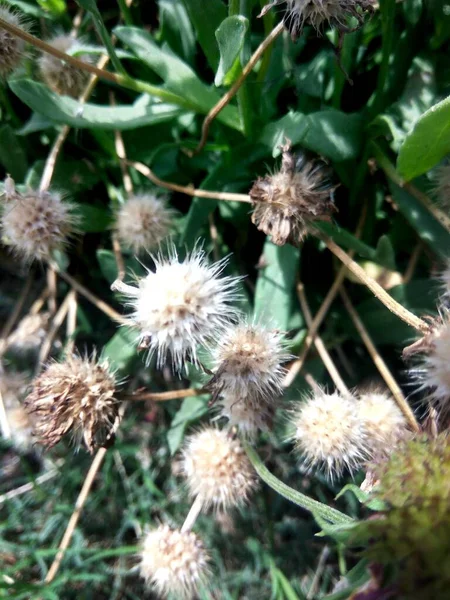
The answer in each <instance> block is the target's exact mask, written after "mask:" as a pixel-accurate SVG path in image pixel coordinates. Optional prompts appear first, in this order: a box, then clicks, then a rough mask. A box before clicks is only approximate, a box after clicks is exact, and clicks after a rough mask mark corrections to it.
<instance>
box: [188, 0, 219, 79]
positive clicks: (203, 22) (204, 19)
mask: <svg viewBox="0 0 450 600" xmlns="http://www.w3.org/2000/svg"><path fill="white" fill-rule="evenodd" d="M183 2H184V5H185V7H186V10H187V12H188V14H189V18H190V20H191V23H192V24H193V26H194V28H195V31H196V33H197V39H198V41H199V44H200V46H201V47H202V50H203V52H204V53H205V56H206V59H207V61H208V63H209V66H210V67H211V68H212V69H213V70H214V71H216V69H217V65H218V64H219V49H218V47H217V43H216V38H215V35H214V32H215V31H216V30H217V28H218V27H219V25H220V23H221V22H222V21H223V20H224V19H225V18H226V16H227V9H226V7H225V4H224V3H223V2H222V0H207V1H206V2H205V0H183Z"/></svg>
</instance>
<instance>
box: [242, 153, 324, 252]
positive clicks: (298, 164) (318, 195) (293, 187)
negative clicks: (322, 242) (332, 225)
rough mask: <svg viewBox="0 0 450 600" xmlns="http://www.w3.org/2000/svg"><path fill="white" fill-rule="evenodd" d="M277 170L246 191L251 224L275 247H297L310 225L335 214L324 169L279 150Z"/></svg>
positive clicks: (259, 179) (314, 163)
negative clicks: (275, 245) (279, 164)
mask: <svg viewBox="0 0 450 600" xmlns="http://www.w3.org/2000/svg"><path fill="white" fill-rule="evenodd" d="M282 151H283V153H282V161H281V168H280V170H279V171H278V172H276V173H274V174H273V175H266V176H265V177H259V178H258V179H257V180H256V182H255V183H254V184H253V187H252V188H251V190H250V197H251V199H252V200H253V201H254V203H255V208H254V210H253V214H252V222H253V223H254V224H255V225H256V226H257V228H258V229H260V230H261V231H263V232H264V233H265V234H266V235H268V236H271V238H272V241H273V243H274V244H277V245H279V246H282V245H284V244H285V243H286V242H290V243H292V244H294V245H295V244H298V243H299V242H301V241H302V240H303V239H304V237H305V236H306V235H307V233H308V230H309V228H310V227H311V224H312V223H313V222H314V221H329V220H330V218H331V214H332V213H333V212H334V211H335V210H336V207H335V205H334V202H333V199H332V192H333V188H332V186H331V185H330V183H329V181H328V169H327V168H326V167H325V166H324V165H321V164H320V163H319V162H317V161H307V160H306V158H305V157H304V156H303V155H298V156H296V155H294V154H292V153H291V151H290V145H289V144H286V145H285V146H283V147H282Z"/></svg>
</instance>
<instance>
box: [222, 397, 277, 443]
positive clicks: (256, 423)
mask: <svg viewBox="0 0 450 600" xmlns="http://www.w3.org/2000/svg"><path fill="white" fill-rule="evenodd" d="M275 408H276V406H275V399H274V401H273V402H272V403H270V404H269V403H267V402H264V403H255V402H248V398H247V397H240V396H236V395H234V394H227V393H226V392H223V393H222V394H221V395H220V398H219V400H218V402H217V409H218V414H219V417H225V418H226V419H227V420H228V426H229V428H230V429H231V428H233V427H237V428H238V429H239V431H240V433H241V434H243V435H244V436H246V437H248V438H252V437H254V436H255V435H256V434H257V432H258V431H267V430H268V429H270V428H271V425H272V421H273V417H274V413H275Z"/></svg>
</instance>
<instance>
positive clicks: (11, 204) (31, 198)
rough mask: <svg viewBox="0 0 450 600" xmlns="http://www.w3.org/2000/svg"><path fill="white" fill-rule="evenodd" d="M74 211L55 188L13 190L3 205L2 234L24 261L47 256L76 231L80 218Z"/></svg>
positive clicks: (41, 258)
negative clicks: (46, 190) (49, 190)
mask: <svg viewBox="0 0 450 600" xmlns="http://www.w3.org/2000/svg"><path fill="white" fill-rule="evenodd" d="M72 211H73V207H72V205H71V204H70V203H68V202H63V200H62V198H61V195H60V194H58V193H55V192H40V191H38V190H29V191H27V192H26V193H25V194H24V195H21V194H19V193H18V192H14V194H12V195H8V197H7V202H6V204H5V205H4V206H3V211H2V218H1V230H2V234H3V236H4V238H6V240H5V241H6V242H7V243H8V244H9V245H10V247H11V249H12V250H13V251H14V252H15V253H16V254H17V255H18V256H20V257H21V258H23V259H24V260H25V261H32V260H48V259H50V258H51V255H52V253H53V252H54V251H55V250H60V249H61V248H62V247H63V246H64V245H65V244H66V243H67V238H68V237H69V236H70V235H71V234H73V232H74V229H75V226H76V223H77V219H76V217H75V216H74V214H73V212H72Z"/></svg>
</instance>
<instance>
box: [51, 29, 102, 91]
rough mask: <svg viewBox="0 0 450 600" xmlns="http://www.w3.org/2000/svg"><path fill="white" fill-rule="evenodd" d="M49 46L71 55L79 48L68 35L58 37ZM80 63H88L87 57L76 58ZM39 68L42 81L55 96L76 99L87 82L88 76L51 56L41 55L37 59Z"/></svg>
mask: <svg viewBox="0 0 450 600" xmlns="http://www.w3.org/2000/svg"><path fill="white" fill-rule="evenodd" d="M48 43H49V44H50V45H51V46H53V47H54V48H56V49H57V50H60V51H61V52H65V53H66V54H73V53H74V52H75V51H76V50H77V48H78V47H79V42H78V41H77V40H76V39H75V38H73V37H71V36H70V35H58V36H56V37H54V38H53V39H51V40H49V42H48ZM77 58H78V59H79V60H80V61H82V62H86V63H88V62H90V61H89V57H88V56H87V55H81V56H78V57H77ZM39 68H40V71H41V75H42V79H43V80H44V81H45V83H46V84H47V85H48V87H49V88H51V89H52V90H53V91H54V92H56V93H57V94H61V95H62V96H72V97H73V98H78V97H79V96H80V95H81V94H82V92H83V90H84V88H85V87H86V84H87V82H88V78H89V76H88V74H87V73H86V72H85V71H81V70H80V69H78V68H77V67H75V66H73V65H71V64H69V63H67V62H66V61H65V60H62V59H60V58H56V56H52V55H51V54H47V53H43V54H42V56H41V58H40V59H39Z"/></svg>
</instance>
